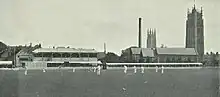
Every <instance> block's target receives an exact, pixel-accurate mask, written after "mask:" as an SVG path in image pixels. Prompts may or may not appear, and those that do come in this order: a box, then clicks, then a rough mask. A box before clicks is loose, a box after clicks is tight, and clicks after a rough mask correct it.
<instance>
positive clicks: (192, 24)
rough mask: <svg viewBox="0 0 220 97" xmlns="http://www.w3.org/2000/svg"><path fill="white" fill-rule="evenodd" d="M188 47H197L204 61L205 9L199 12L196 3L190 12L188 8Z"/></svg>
mask: <svg viewBox="0 0 220 97" xmlns="http://www.w3.org/2000/svg"><path fill="white" fill-rule="evenodd" d="M185 47H186V48H195V50H196V51H197V52H198V55H199V61H202V59H203V55H204V20H203V11H202V9H201V11H200V12H199V11H198V10H197V9H196V7H195V5H194V7H193V9H192V11H191V12H190V11H189V10H188V13H187V20H186V43H185Z"/></svg>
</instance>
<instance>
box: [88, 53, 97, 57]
mask: <svg viewBox="0 0 220 97" xmlns="http://www.w3.org/2000/svg"><path fill="white" fill-rule="evenodd" d="M89 57H97V53H90V54H89Z"/></svg>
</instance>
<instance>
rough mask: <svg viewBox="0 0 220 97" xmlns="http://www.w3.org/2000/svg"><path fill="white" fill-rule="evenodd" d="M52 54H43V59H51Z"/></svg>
mask: <svg viewBox="0 0 220 97" xmlns="http://www.w3.org/2000/svg"><path fill="white" fill-rule="evenodd" d="M51 56H52V53H43V57H51Z"/></svg>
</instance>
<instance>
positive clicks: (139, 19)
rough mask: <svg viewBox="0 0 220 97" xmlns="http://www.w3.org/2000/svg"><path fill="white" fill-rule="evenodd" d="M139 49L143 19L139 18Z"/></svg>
mask: <svg viewBox="0 0 220 97" xmlns="http://www.w3.org/2000/svg"><path fill="white" fill-rule="evenodd" d="M138 47H139V48H141V18H139V35H138Z"/></svg>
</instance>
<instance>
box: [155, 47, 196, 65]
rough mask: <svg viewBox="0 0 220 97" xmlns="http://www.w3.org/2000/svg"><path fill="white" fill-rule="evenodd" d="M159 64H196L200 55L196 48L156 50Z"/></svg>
mask: <svg viewBox="0 0 220 97" xmlns="http://www.w3.org/2000/svg"><path fill="white" fill-rule="evenodd" d="M156 53H157V61H158V62H159V63H187V62H190V63H195V62H198V53H197V52H196V50H195V49H194V48H156Z"/></svg>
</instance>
